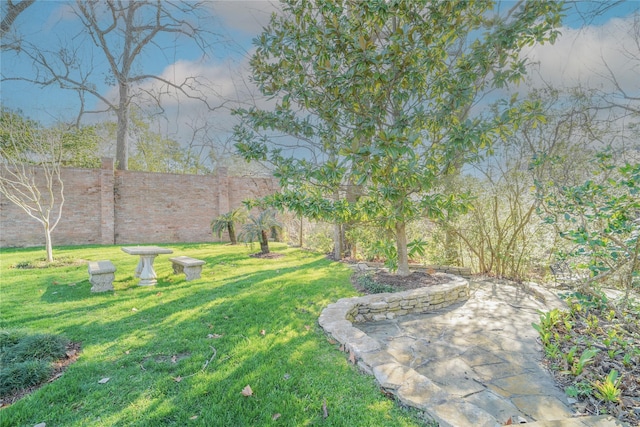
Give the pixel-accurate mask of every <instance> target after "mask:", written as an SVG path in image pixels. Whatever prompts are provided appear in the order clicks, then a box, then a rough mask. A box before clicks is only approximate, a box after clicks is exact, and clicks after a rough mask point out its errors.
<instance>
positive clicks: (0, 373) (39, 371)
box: [0, 360, 53, 396]
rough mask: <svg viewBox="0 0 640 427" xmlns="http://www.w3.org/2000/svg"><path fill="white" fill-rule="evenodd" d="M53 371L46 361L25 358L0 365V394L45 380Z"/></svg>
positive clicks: (6, 393)
mask: <svg viewBox="0 0 640 427" xmlns="http://www.w3.org/2000/svg"><path fill="white" fill-rule="evenodd" d="M52 372H53V368H52V367H51V365H50V364H49V363H48V362H45V361H42V360H27V361H26V362H19V363H14V364H10V365H6V366H5V365H4V364H3V366H2V367H0V396H6V395H8V394H10V393H13V392H15V391H18V390H22V389H25V388H28V387H31V386H34V385H38V384H40V383H42V382H44V381H46V380H47V379H48V378H49V377H50V376H51V373H52Z"/></svg>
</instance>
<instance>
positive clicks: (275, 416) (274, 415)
mask: <svg viewBox="0 0 640 427" xmlns="http://www.w3.org/2000/svg"><path fill="white" fill-rule="evenodd" d="M281 416H282V414H273V416H272V417H271V419H272V420H273V421H275V420H277V419H278V418H280V417H281Z"/></svg>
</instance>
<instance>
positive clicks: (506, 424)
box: [504, 417, 513, 426]
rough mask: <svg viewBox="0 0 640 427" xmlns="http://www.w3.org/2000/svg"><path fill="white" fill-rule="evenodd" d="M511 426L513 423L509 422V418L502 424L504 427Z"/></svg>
mask: <svg viewBox="0 0 640 427" xmlns="http://www.w3.org/2000/svg"><path fill="white" fill-rule="evenodd" d="M512 424H513V421H512V420H511V417H509V419H508V420H507V422H506V423H504V425H505V426H510V425H512Z"/></svg>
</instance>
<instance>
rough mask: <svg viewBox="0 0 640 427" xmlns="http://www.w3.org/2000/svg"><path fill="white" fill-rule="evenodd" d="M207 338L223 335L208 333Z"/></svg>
mask: <svg viewBox="0 0 640 427" xmlns="http://www.w3.org/2000/svg"><path fill="white" fill-rule="evenodd" d="M207 338H209V339H216V338H222V335H220V334H208V335H207Z"/></svg>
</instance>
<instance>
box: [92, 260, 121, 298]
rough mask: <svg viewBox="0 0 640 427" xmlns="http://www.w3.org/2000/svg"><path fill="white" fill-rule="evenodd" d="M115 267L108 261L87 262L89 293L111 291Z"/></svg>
mask: <svg viewBox="0 0 640 427" xmlns="http://www.w3.org/2000/svg"><path fill="white" fill-rule="evenodd" d="M115 272H116V267H115V265H113V263H112V262H111V261H109V260H102V261H91V262H89V282H91V284H92V285H93V286H91V292H105V291H112V290H113V279H114V278H115V274H114V273H115Z"/></svg>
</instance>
